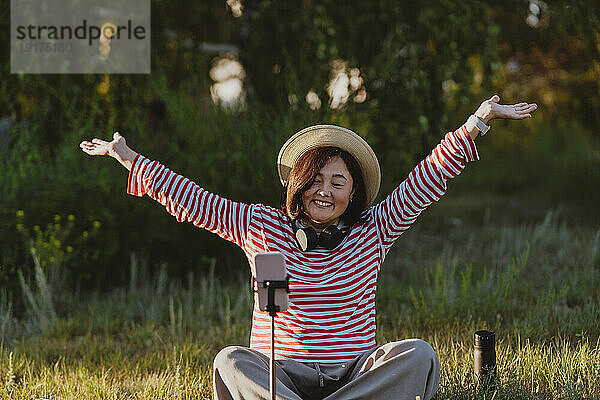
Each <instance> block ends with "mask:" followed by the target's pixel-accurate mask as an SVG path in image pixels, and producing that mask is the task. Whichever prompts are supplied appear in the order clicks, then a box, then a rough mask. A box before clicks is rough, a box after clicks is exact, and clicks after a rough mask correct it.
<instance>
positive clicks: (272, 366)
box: [269, 315, 275, 400]
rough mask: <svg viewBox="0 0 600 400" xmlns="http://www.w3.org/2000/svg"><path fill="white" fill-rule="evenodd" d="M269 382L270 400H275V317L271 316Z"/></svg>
mask: <svg viewBox="0 0 600 400" xmlns="http://www.w3.org/2000/svg"><path fill="white" fill-rule="evenodd" d="M269 369H270V370H271V371H270V372H271V373H270V380H269V390H270V391H271V400H275V316H274V315H271V360H270V363H269Z"/></svg>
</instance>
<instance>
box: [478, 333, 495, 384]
mask: <svg viewBox="0 0 600 400" xmlns="http://www.w3.org/2000/svg"><path fill="white" fill-rule="evenodd" d="M473 364H474V370H475V384H476V385H477V390H478V391H481V390H483V391H488V390H494V388H495V380H496V334H495V333H494V332H491V331H477V332H475V347H474V352H473Z"/></svg>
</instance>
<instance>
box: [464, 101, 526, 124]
mask: <svg viewBox="0 0 600 400" xmlns="http://www.w3.org/2000/svg"><path fill="white" fill-rule="evenodd" d="M499 101H500V96H498V95H496V94H495V95H493V96H492V98H490V99H489V100H486V101H484V102H483V103H481V105H480V106H479V108H478V109H477V111H475V115H476V116H478V117H479V118H480V119H481V120H482V121H483V122H484V123H486V124H487V123H488V122H490V121H491V120H493V119H496V118H507V119H524V118H529V117H531V113H532V112H534V111H535V110H536V109H537V104H535V103H518V104H498V102H499Z"/></svg>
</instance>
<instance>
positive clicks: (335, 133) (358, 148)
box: [277, 125, 381, 205]
mask: <svg viewBox="0 0 600 400" xmlns="http://www.w3.org/2000/svg"><path fill="white" fill-rule="evenodd" d="M325 146H335V147H339V148H340V149H342V150H345V151H347V152H348V153H350V154H351V155H352V156H353V157H354V158H355V159H356V161H357V162H358V165H359V166H360V169H361V170H362V174H363V181H364V183H365V190H366V195H367V203H368V204H369V205H370V204H372V203H373V202H374V201H375V198H376V197H377V193H378V192H379V186H380V185H381V169H380V168H379V161H378V160H377V156H376V155H375V152H374V151H373V149H372V148H371V146H369V144H368V143H367V142H366V141H365V140H364V139H363V138H361V137H360V136H359V135H357V134H356V133H354V132H353V131H351V130H350V129H346V128H342V127H340V126H336V125H313V126H309V127H307V128H304V129H302V130H301V131H299V132H297V133H296V134H294V135H293V136H292V137H291V138H289V139H288V140H287V142H285V143H284V145H283V146H282V147H281V150H279V155H278V156H277V172H278V173H279V179H280V180H281V184H282V185H285V184H286V182H287V179H288V177H289V176H290V172H291V171H292V167H293V166H294V164H295V163H296V161H297V160H298V159H299V158H300V156H302V155H303V154H304V153H305V152H307V151H308V150H311V149H314V148H316V147H325Z"/></svg>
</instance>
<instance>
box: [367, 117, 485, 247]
mask: <svg viewBox="0 0 600 400" xmlns="http://www.w3.org/2000/svg"><path fill="white" fill-rule="evenodd" d="M475 160H479V154H478V153H477V147H476V146H475V142H474V141H473V139H471V137H470V136H469V134H468V132H467V129H466V128H465V126H464V125H463V126H461V127H460V128H459V129H457V130H456V131H454V132H449V133H447V134H446V136H445V137H444V138H443V139H442V141H441V142H440V143H439V144H438V145H437V146H436V147H435V148H434V149H433V151H432V152H431V154H429V155H428V156H427V157H426V158H425V159H424V160H423V161H421V162H420V163H419V164H418V165H417V166H416V167H415V169H413V170H412V171H411V172H410V174H409V175H408V177H407V178H406V179H405V180H404V182H402V183H401V184H400V186H398V187H397V188H396V189H395V190H394V191H393V192H392V193H391V194H390V195H388V196H387V198H385V199H384V200H383V201H382V202H381V203H379V204H377V205H376V206H374V207H373V209H372V210H373V215H374V220H375V224H376V226H377V232H378V235H379V239H380V241H381V245H382V246H381V247H382V252H383V253H382V257H385V255H386V254H387V252H388V250H389V248H390V246H391V245H392V244H393V242H394V241H395V240H396V239H397V238H398V236H400V235H401V234H402V233H403V232H404V231H405V230H407V229H408V228H409V227H410V226H411V225H412V224H413V222H414V221H415V220H416V219H417V217H418V216H419V214H421V212H422V211H423V210H425V208H427V207H428V206H429V205H430V204H431V203H433V202H435V201H438V200H439V199H440V198H441V197H442V196H443V195H444V193H445V192H446V181H447V180H448V179H451V178H454V177H456V176H457V175H458V174H460V173H461V171H462V170H463V169H464V168H465V164H466V163H467V162H470V161H475Z"/></svg>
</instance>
